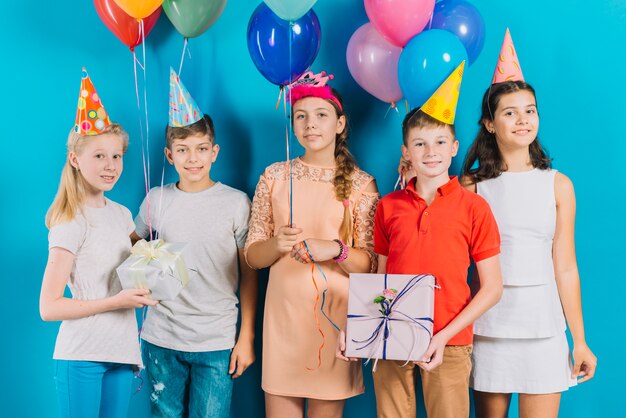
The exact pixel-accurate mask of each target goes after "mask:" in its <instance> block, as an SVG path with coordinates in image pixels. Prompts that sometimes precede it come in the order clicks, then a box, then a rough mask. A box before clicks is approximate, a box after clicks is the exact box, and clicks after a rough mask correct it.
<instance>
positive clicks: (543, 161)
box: [463, 81, 552, 184]
mask: <svg viewBox="0 0 626 418" xmlns="http://www.w3.org/2000/svg"><path fill="white" fill-rule="evenodd" d="M520 90H526V91H528V92H530V93H532V95H533V97H534V98H535V101H536V100H537V96H536V95H535V89H533V88H532V86H531V85H530V84H528V83H526V82H524V81H504V82H502V83H496V84H493V85H491V86H490V87H489V88H488V89H487V91H486V92H485V95H484V96H483V105H482V112H481V115H480V120H479V121H478V125H479V126H480V129H479V131H478V134H477V135H476V138H475V139H474V142H473V143H472V145H471V146H470V148H469V150H468V151H467V156H466V157H465V162H464V164H463V175H464V176H465V177H467V178H468V179H469V180H470V182H471V183H473V184H476V183H479V182H481V181H483V180H488V179H492V178H495V177H498V176H499V175H500V174H502V172H503V171H506V170H507V167H506V164H505V162H504V161H503V160H502V154H501V153H500V149H499V148H498V144H497V142H496V135H495V134H493V133H490V132H489V131H488V130H487V128H486V127H485V122H486V121H493V112H495V110H496V109H497V107H498V104H499V103H500V99H501V98H502V96H503V95H505V94H509V93H515V92H517V91H520ZM529 153H530V161H531V163H532V165H533V167H535V168H539V169H541V170H546V169H549V168H551V166H552V160H551V158H550V157H549V156H548V154H547V153H546V151H545V150H544V149H543V147H542V146H541V144H540V143H539V138H538V137H537V138H535V140H534V141H533V142H532V143H531V144H530V146H529ZM476 162H478V166H477V167H474V165H475V164H476Z"/></svg>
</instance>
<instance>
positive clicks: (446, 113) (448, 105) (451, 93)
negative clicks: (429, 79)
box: [420, 61, 465, 125]
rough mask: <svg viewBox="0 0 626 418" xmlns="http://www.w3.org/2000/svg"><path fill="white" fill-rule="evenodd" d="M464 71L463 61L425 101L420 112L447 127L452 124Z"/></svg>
mask: <svg viewBox="0 0 626 418" xmlns="http://www.w3.org/2000/svg"><path fill="white" fill-rule="evenodd" d="M464 69H465V61H463V62H461V63H460V64H459V66H458V67H456V69H455V70H454V71H452V73H451V74H450V75H449V76H448V78H446V80H445V81H444V82H443V83H442V84H441V85H440V86H439V88H438V89H437V90H436V91H435V92H434V93H433V95H432V96H430V98H429V99H428V100H426V103H424V104H423V105H422V107H421V108H420V110H421V111H422V112H423V113H426V114H427V115H429V116H431V117H433V118H435V119H437V120H438V121H440V122H443V123H447V124H448V125H452V124H454V116H455V115H456V105H457V102H458V101H459V91H460V90H461V81H462V80H463V71H464Z"/></svg>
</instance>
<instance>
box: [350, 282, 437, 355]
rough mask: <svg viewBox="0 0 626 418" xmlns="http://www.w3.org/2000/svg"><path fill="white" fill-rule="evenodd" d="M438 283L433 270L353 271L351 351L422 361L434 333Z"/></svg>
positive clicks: (358, 353) (351, 284)
mask: <svg viewBox="0 0 626 418" xmlns="http://www.w3.org/2000/svg"><path fill="white" fill-rule="evenodd" d="M435 287H436V280H435V277H434V276H432V275H430V274H420V275H411V274H350V293H349V298H348V321H347V326H346V352H345V355H346V356H347V357H359V358H366V359H381V360H402V361H415V360H420V359H421V358H422V356H423V355H424V353H425V352H426V350H427V349H428V345H429V344H430V340H431V338H432V333H433V314H434V302H435V300H434V299H435V293H434V291H435ZM394 291H395V292H394Z"/></svg>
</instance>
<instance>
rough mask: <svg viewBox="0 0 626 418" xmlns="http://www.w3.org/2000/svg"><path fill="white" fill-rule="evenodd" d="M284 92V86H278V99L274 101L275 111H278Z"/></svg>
mask: <svg viewBox="0 0 626 418" xmlns="http://www.w3.org/2000/svg"><path fill="white" fill-rule="evenodd" d="M284 91H285V86H280V89H279V90H278V99H276V107H275V109H276V110H278V106H280V99H281V97H283V93H284Z"/></svg>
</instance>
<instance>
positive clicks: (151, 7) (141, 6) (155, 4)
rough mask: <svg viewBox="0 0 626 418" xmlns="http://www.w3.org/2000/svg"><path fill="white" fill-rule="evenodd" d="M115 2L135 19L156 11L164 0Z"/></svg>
mask: <svg viewBox="0 0 626 418" xmlns="http://www.w3.org/2000/svg"><path fill="white" fill-rule="evenodd" d="M115 3H117V5H118V6H120V7H121V8H122V10H124V11H125V12H126V14H128V15H130V16H132V17H134V18H135V19H143V18H146V17H148V16H150V15H151V14H152V13H154V11H155V10H156V9H158V8H159V6H161V3H163V0H115Z"/></svg>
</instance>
